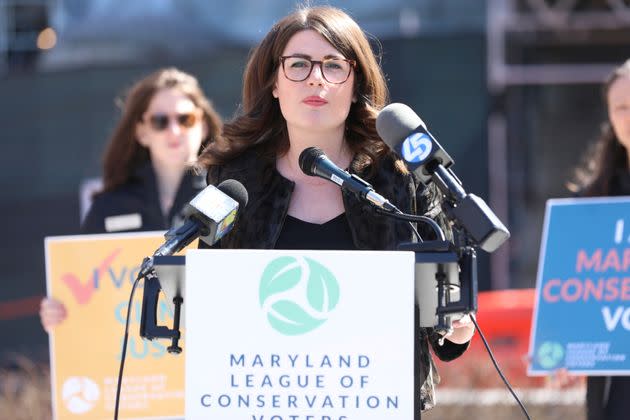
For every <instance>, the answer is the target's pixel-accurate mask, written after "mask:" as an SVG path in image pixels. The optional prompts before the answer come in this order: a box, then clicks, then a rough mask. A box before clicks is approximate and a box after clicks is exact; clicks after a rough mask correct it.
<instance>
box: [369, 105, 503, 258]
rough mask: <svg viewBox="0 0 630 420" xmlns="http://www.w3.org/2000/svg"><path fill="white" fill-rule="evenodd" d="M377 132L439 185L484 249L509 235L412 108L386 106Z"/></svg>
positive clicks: (449, 207) (451, 210)
mask: <svg viewBox="0 0 630 420" xmlns="http://www.w3.org/2000/svg"><path fill="white" fill-rule="evenodd" d="M376 131H377V132H378V134H379V136H381V138H382V139H383V140H384V141H385V143H387V145H388V146H389V147H391V148H392V149H393V150H394V151H395V152H397V153H398V155H399V156H400V157H402V159H403V160H404V161H405V163H406V164H407V167H408V168H409V169H410V170H411V171H413V172H414V173H415V174H416V175H417V176H418V177H419V178H420V181H421V182H423V183H424V184H425V185H426V184H428V183H429V182H434V183H435V184H436V185H437V187H438V188H439V189H440V191H441V192H442V193H443V194H444V196H445V197H446V203H443V208H444V209H445V213H447V215H449V216H451V217H453V218H454V219H455V220H456V221H457V222H459V224H460V225H461V226H462V227H464V229H465V230H466V231H467V232H468V234H469V235H470V237H471V238H472V239H473V240H474V241H475V242H476V243H477V244H479V246H480V247H481V249H483V250H484V251H487V252H493V251H494V250H496V249H497V248H498V247H499V246H501V244H503V242H505V241H506V240H507V239H508V238H509V237H510V232H509V231H508V229H507V228H506V227H505V226H504V225H503V223H502V222H501V220H499V218H498V217H497V216H496V215H495V214H494V212H493V211H492V210H491V209H490V207H488V205H487V204H486V202H485V201H484V200H483V199H481V198H480V197H477V196H476V195H474V194H468V193H466V191H465V190H464V188H463V186H462V183H461V182H460V181H459V179H457V177H456V176H455V174H454V173H453V172H452V171H451V170H450V168H449V166H451V165H452V164H453V159H451V157H450V156H449V155H448V154H447V153H446V152H445V151H444V149H443V148H442V146H440V144H439V143H438V142H437V140H435V138H434V137H433V136H432V135H431V133H429V131H428V130H427V127H426V125H425V124H424V122H423V121H422V119H420V117H419V116H418V115H417V114H416V113H415V112H414V111H413V110H412V109H411V108H409V107H408V106H407V105H404V104H399V103H393V104H390V105H387V106H386V107H385V108H383V109H382V110H381V112H380V113H379V114H378V117H377V118H376Z"/></svg>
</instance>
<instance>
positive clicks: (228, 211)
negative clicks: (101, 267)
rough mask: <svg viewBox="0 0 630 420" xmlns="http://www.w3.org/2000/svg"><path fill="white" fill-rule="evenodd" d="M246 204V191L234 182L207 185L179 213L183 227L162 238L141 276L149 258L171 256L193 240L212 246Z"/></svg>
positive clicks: (238, 183) (149, 266)
mask: <svg viewBox="0 0 630 420" xmlns="http://www.w3.org/2000/svg"><path fill="white" fill-rule="evenodd" d="M247 200H248V196H247V190H246V189H245V187H244V186H243V184H241V183H240V182H238V181H236V180H234V179H228V180H225V181H223V182H222V183H220V184H219V185H218V186H217V187H215V186H214V185H208V186H207V187H206V188H204V189H203V190H201V192H199V194H197V195H196V196H195V197H194V198H193V199H192V200H191V201H190V203H188V204H186V206H185V207H184V209H183V210H182V213H183V215H184V216H185V218H186V219H185V222H184V224H183V225H181V226H179V227H173V228H171V229H169V230H168V232H166V233H165V234H164V238H165V239H166V242H164V244H162V245H161V246H160V247H159V248H158V249H157V250H156V251H155V252H154V253H153V256H152V257H151V258H149V259H147V260H146V261H145V262H144V263H143V264H142V268H141V270H140V273H141V275H146V274H148V273H149V271H150V270H151V268H152V267H153V258H155V257H161V256H166V255H173V254H174V253H176V252H178V251H180V250H182V249H184V248H185V247H186V246H187V245H188V244H190V243H191V242H192V241H193V240H195V239H196V238H199V239H201V240H202V241H204V242H205V243H207V244H208V245H214V243H216V242H217V241H218V240H219V239H221V238H222V237H223V236H225V235H226V234H227V233H228V232H230V230H232V227H234V222H235V220H236V216H237V214H238V211H239V210H240V209H242V208H244V207H245V206H246V205H247Z"/></svg>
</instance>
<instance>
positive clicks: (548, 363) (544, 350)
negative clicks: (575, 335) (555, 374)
mask: <svg viewBox="0 0 630 420" xmlns="http://www.w3.org/2000/svg"><path fill="white" fill-rule="evenodd" d="M537 356H538V363H540V366H542V367H543V368H544V369H551V368H554V367H556V366H558V365H559V364H560V363H561V362H562V360H563V359H564V348H563V347H562V344H560V343H556V342H554V341H545V342H544V343H542V344H541V345H540V347H538V353H537Z"/></svg>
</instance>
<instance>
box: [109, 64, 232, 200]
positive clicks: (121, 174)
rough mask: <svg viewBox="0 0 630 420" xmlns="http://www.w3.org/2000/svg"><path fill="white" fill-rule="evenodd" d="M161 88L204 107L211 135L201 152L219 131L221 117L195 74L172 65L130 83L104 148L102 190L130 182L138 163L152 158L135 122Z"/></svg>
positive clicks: (203, 144) (139, 119)
mask: <svg viewBox="0 0 630 420" xmlns="http://www.w3.org/2000/svg"><path fill="white" fill-rule="evenodd" d="M162 89H176V90H178V91H180V92H181V93H182V94H184V95H186V96H187V97H188V98H190V100H191V101H192V102H193V103H194V104H195V105H196V106H197V107H198V108H199V109H201V110H202V111H203V118H204V121H205V122H206V124H207V126H208V135H207V136H206V138H205V139H203V141H202V143H201V147H200V148H199V152H198V153H201V152H202V150H203V149H204V148H205V147H207V146H208V145H209V144H210V143H211V142H212V141H213V140H214V139H216V138H217V137H218V136H219V135H220V133H221V127H222V122H221V118H220V117H219V114H217V112H216V111H215V110H214V108H213V107H212V104H211V102H210V100H209V99H208V98H207V97H206V96H205V95H204V93H203V91H202V89H201V87H200V86H199V82H198V81H197V79H196V78H195V77H194V76H192V75H190V74H188V73H185V72H183V71H181V70H178V69H176V68H172V67H171V68H164V69H160V70H158V71H156V72H154V73H151V74H150V75H148V76H146V77H144V78H143V79H141V80H139V81H138V82H136V83H135V84H134V85H133V86H131V88H130V89H129V90H128V91H127V93H126V95H124V97H123V98H119V100H118V103H119V105H120V107H121V109H122V116H121V118H120V121H119V122H118V124H117V125H116V127H115V129H114V132H113V134H112V136H111V138H110V140H109V143H108V145H107V148H106V150H105V155H104V158H103V191H111V190H113V189H115V188H116V187H118V186H120V185H122V184H125V183H127V182H128V181H129V180H130V179H131V177H132V176H133V173H134V171H135V170H136V169H137V168H138V167H140V166H142V165H143V164H145V163H146V162H148V161H150V159H151V158H150V156H149V149H147V148H146V147H144V146H142V145H141V144H140V143H139V142H138V140H137V138H136V124H137V123H138V122H140V121H141V120H142V116H143V115H144V113H145V112H146V110H147V108H148V107H149V103H150V102H151V100H152V99H153V97H154V96H155V94H156V93H157V92H158V91H160V90H162Z"/></svg>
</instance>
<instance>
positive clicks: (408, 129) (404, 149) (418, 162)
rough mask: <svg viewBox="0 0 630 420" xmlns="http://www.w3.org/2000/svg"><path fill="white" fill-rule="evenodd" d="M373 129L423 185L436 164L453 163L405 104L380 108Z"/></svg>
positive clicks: (427, 181) (394, 104) (449, 164)
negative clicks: (374, 128)
mask: <svg viewBox="0 0 630 420" xmlns="http://www.w3.org/2000/svg"><path fill="white" fill-rule="evenodd" d="M376 131H377V132H378V135H379V136H381V138H382V139H383V140H384V141H385V143H387V145H388V146H389V147H391V148H392V149H393V150H394V151H395V152H396V153H398V155H399V156H400V157H402V158H403V159H404V161H405V163H406V164H407V167H408V168H409V170H411V171H413V172H415V173H416V175H418V177H419V178H420V181H422V183H424V184H425V185H426V184H428V183H429V182H431V172H432V170H434V168H433V167H434V166H435V165H437V164H441V165H442V166H443V167H444V168H448V167H450V166H451V165H452V164H453V159H451V157H450V156H449V155H448V153H446V151H445V150H444V149H443V148H442V146H440V143H438V141H437V140H436V139H435V138H434V137H433V136H432V135H431V133H430V132H429V130H428V129H427V126H426V124H425V123H424V122H423V121H422V119H421V118H420V117H419V116H418V115H417V114H416V113H415V112H414V111H413V110H412V109H411V108H409V107H408V106H407V105H405V104H400V103H393V104H389V105H387V106H386V107H385V108H383V109H382V110H381V112H380V113H379V114H378V117H377V118H376Z"/></svg>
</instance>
